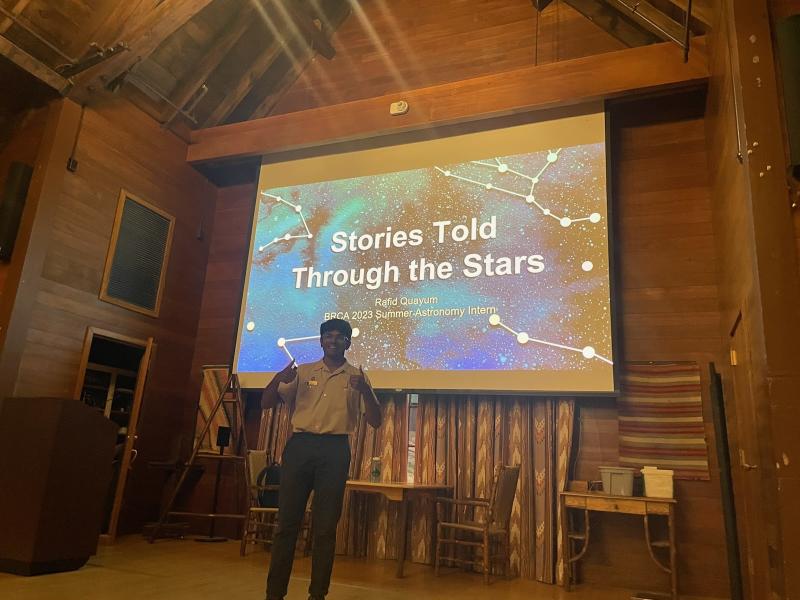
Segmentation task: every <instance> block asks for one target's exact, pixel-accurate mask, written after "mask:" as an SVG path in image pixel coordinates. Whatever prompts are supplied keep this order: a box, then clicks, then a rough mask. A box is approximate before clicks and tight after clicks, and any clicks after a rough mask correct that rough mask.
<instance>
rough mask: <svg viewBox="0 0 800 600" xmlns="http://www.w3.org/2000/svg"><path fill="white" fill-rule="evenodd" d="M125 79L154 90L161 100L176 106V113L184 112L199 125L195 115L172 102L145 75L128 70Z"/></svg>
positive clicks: (151, 90)
mask: <svg viewBox="0 0 800 600" xmlns="http://www.w3.org/2000/svg"><path fill="white" fill-rule="evenodd" d="M131 76H133V79H134V80H135V81H130V79H129V78H130V77H131ZM125 81H130V83H131V85H135V86H137V87H138V86H142V87H145V88H147V89H148V90H149V91H150V92H152V93H153V94H155V95H156V96H158V97H159V98H160V99H161V100H163V101H164V102H166V103H167V104H169V105H170V106H171V107H172V108H174V109H175V114H177V113H181V114H182V115H183V116H184V117H186V118H187V119H189V120H190V121H191V122H192V123H194V124H195V125H197V119H195V118H194V116H192V115H190V114H189V113H188V112H186V111H185V110H183V107H181V106H177V105H176V104H174V103H173V102H172V101H171V100H170V99H169V98H167V97H166V96H165V95H164V94H162V93H161V92H160V91H158V90H157V89H156V88H154V87H153V86H152V85H150V84H149V83H148V82H147V80H146V79H145V78H144V77H141V76H139V75H137V74H136V73H134V72H133V71H128V73H126V74H125ZM173 117H174V115H173Z"/></svg>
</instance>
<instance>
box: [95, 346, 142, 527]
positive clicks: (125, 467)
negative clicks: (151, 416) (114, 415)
mask: <svg viewBox="0 0 800 600" xmlns="http://www.w3.org/2000/svg"><path fill="white" fill-rule="evenodd" d="M152 352H153V338H151V337H150V338H147V342H146V344H145V347H144V354H143V355H142V360H141V361H140V362H139V370H138V371H137V374H136V389H135V390H134V395H133V408H132V410H131V418H130V425H128V435H127V437H126V438H125V449H124V451H123V454H122V464H121V465H120V470H119V480H118V481H117V489H116V492H115V495H114V505H113V508H112V509H111V519H110V521H109V524H108V531H107V532H106V533H107V534H108V537H109V541H111V542H113V541H114V540H115V539H116V537H117V526H118V525H119V514H120V511H121V510H122V500H123V498H124V497H125V484H126V482H127V480H128V472H129V471H130V470H131V467H132V465H133V461H135V460H136V455H137V454H138V452H137V450H136V440H137V439H138V436H137V434H136V430H137V427H138V424H139V414H140V413H141V409H142V397H143V396H144V386H145V382H146V381H147V371H148V369H149V367H150V355H151V354H152Z"/></svg>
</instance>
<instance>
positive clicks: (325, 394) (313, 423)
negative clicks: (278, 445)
mask: <svg viewBox="0 0 800 600" xmlns="http://www.w3.org/2000/svg"><path fill="white" fill-rule="evenodd" d="M358 374H359V371H358V369H357V368H356V367H354V366H353V365H351V364H350V363H348V362H345V363H344V364H343V365H342V366H341V367H339V368H338V369H336V370H334V371H330V370H329V369H328V367H327V366H325V363H324V362H323V361H321V360H320V361H317V362H314V363H308V364H304V365H298V366H297V377H295V378H294V381H292V382H291V383H282V384H280V386H278V394H280V396H281V398H282V399H283V401H284V402H286V404H288V405H289V411H290V414H291V421H292V430H293V431H305V432H309V433H336V434H343V433H352V432H353V431H355V428H356V425H357V424H358V418H359V416H361V414H362V413H363V412H364V401H363V399H362V398H361V392H359V391H358V390H357V389H356V388H354V387H351V386H350V376H351V375H358Z"/></svg>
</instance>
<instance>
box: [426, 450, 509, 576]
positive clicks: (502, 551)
mask: <svg viewBox="0 0 800 600" xmlns="http://www.w3.org/2000/svg"><path fill="white" fill-rule="evenodd" d="M518 480H519V465H517V466H513V467H512V466H498V467H497V468H496V469H495V475H494V485H493V489H492V495H491V499H490V500H486V499H484V498H464V499H455V500H454V499H450V498H437V499H436V516H437V520H438V522H437V525H436V554H435V563H434V564H435V573H436V575H439V564H440V563H441V561H443V560H444V561H449V562H452V563H456V564H461V565H470V566H473V565H477V566H479V567H481V568H482V570H483V580H484V583H487V584H488V583H489V573H490V569H491V561H492V559H496V558H502V559H503V575H504V576H507V575H508V567H509V560H510V556H511V552H510V547H511V543H510V538H509V522H510V520H511V509H512V507H513V505H514V495H515V494H516V490H517V481H518ZM448 506H449V507H450V511H449V513H450V514H449V516H448V515H447V511H446V508H447V507H448ZM440 507H441V508H442V509H443V510H442V511H441V512H442V513H443V514H442V515H440V510H439V509H440ZM459 508H460V509H461V510H459ZM477 508H482V509H483V510H484V515H485V516H484V518H483V519H482V520H475V519H474V518H473V519H472V520H470V519H467V513H468V512H471V513H472V514H473V515H474V513H475V509H477ZM468 509H471V511H470V510H468ZM459 513H461V514H460V515H459ZM445 519H446V520H445ZM459 534H463V536H464V538H461V537H459ZM476 538H478V539H476ZM493 542H496V545H497V546H498V552H497V553H496V554H492V553H491V550H492V544H493ZM447 545H452V546H455V547H456V548H459V547H463V546H466V547H469V548H472V549H475V548H481V549H482V555H481V557H480V560H476V559H475V558H472V559H470V560H465V559H461V558H456V557H453V556H444V555H443V549H444V547H445V546H447Z"/></svg>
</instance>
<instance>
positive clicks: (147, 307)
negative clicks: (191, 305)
mask: <svg viewBox="0 0 800 600" xmlns="http://www.w3.org/2000/svg"><path fill="white" fill-rule="evenodd" d="M174 225H175V218H174V217H172V216H171V215H169V214H167V213H165V212H164V211H162V210H161V209H159V208H156V207H155V206H153V205H151V204H148V203H147V202H145V201H143V200H141V199H139V198H137V197H136V196H134V195H133V194H129V193H128V192H126V191H125V190H122V191H121V192H120V195H119V201H118V203H117V214H116V216H115V218H114V228H113V229H112V232H111V242H110V243H109V250H108V255H107V256H106V266H105V271H104V272H103V283H102V285H101V287H100V299H101V300H105V301H106V302H111V303H112V304H117V305H119V306H122V307H124V308H128V309H130V310H135V311H137V312H141V313H144V314H146V315H150V316H153V317H157V316H158V311H159V307H160V305H161V294H162V288H163V286H164V274H165V272H166V265H167V261H168V260H169V250H170V245H171V243H172V230H173V227H174Z"/></svg>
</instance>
